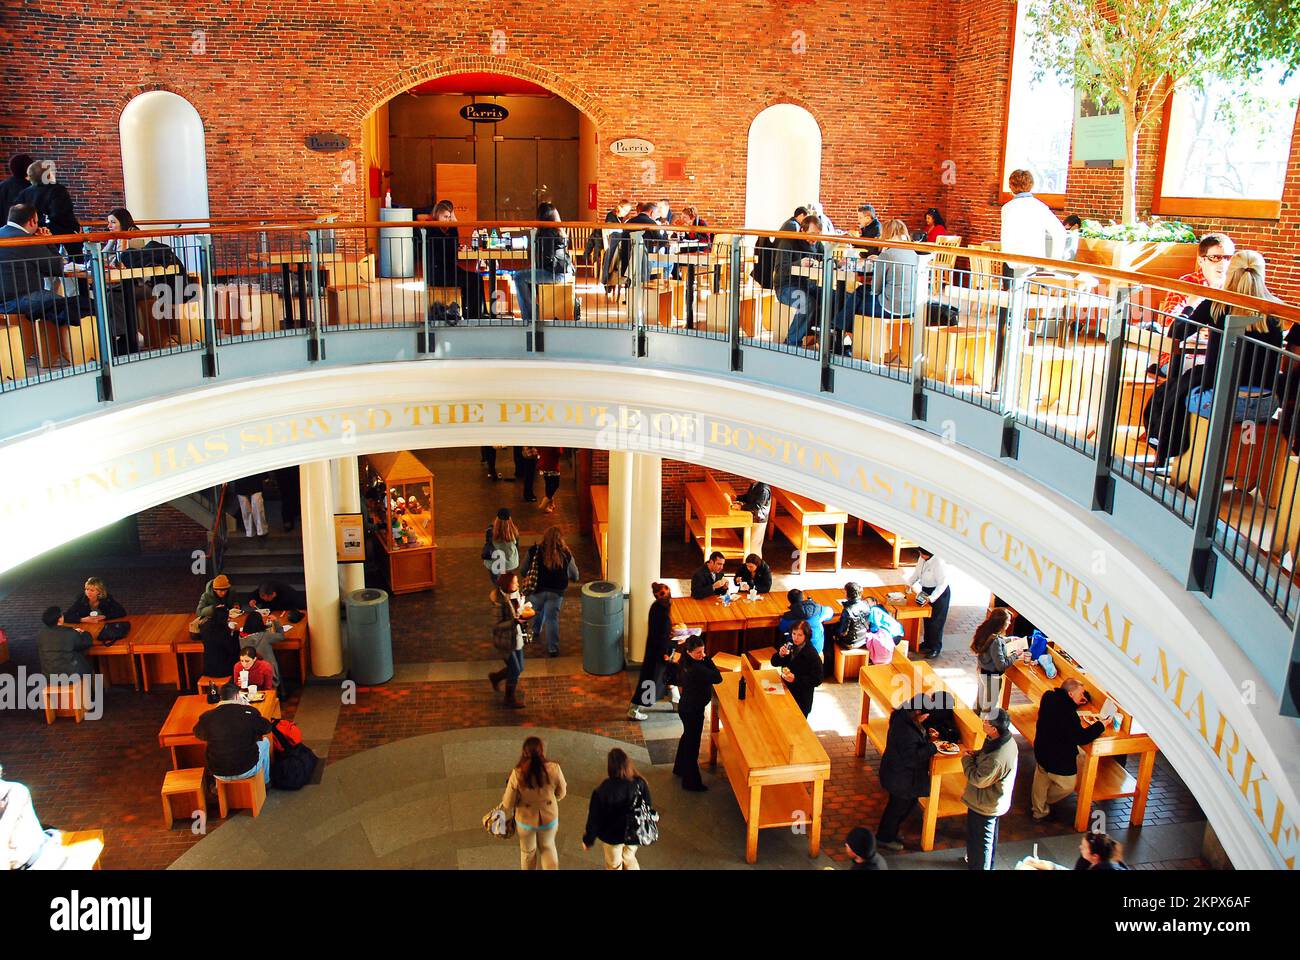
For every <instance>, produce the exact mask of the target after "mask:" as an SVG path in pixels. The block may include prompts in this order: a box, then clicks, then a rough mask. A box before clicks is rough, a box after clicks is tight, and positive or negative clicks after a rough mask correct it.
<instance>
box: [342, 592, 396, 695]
mask: <svg viewBox="0 0 1300 960" xmlns="http://www.w3.org/2000/svg"><path fill="white" fill-rule="evenodd" d="M343 602H344V604H345V605H346V607H347V615H348V650H349V652H350V653H351V658H352V666H351V669H350V670H349V671H348V673H349V675H350V676H351V677H352V679H353V680H354V681H355V682H356V683H358V684H361V685H362V686H374V685H375V684H377V683H387V682H388V681H389V680H391V679H393V632H392V629H391V627H390V625H389V621H388V594H386V593H385V592H384V591H383V590H375V589H374V588H373V587H368V588H366V589H364V590H353V591H352V592H351V593H349V594H348V595H347V596H346V597H345V598H344V601H343Z"/></svg>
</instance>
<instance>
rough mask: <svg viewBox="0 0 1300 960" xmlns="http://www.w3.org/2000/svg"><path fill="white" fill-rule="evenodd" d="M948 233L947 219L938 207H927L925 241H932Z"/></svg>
mask: <svg viewBox="0 0 1300 960" xmlns="http://www.w3.org/2000/svg"><path fill="white" fill-rule="evenodd" d="M947 233H948V221H946V220H944V218H943V214H942V213H940V212H939V208H938V207H929V208H927V209H926V211H925V242H926V243H934V242H935V240H937V239H938V238H939V237H942V236H944V235H946V234H947Z"/></svg>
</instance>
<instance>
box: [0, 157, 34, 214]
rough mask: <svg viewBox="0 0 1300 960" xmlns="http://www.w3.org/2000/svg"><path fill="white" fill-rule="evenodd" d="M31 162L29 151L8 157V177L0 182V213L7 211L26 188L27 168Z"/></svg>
mask: <svg viewBox="0 0 1300 960" xmlns="http://www.w3.org/2000/svg"><path fill="white" fill-rule="evenodd" d="M33 162H34V161H33V159H32V155H31V154H29V153H16V154H14V155H13V156H12V157H11V158H10V159H9V179H8V180H6V181H4V182H3V183H0V213H8V212H9V208H10V207H12V206H13V205H14V204H15V203H17V202H18V196H19V194H21V193H22V192H23V191H24V190H26V189H27V168H28V167H30V166H31V165H32V163H33Z"/></svg>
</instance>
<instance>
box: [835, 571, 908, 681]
mask: <svg viewBox="0 0 1300 960" xmlns="http://www.w3.org/2000/svg"><path fill="white" fill-rule="evenodd" d="M838 628H839V629H838V630H837V631H836V634H835V641H836V642H837V643H838V644H839V645H840V646H841V647H847V648H848V649H850V650H857V649H860V648H862V647H865V646H867V645H868V644H870V645H871V647H872V650H871V658H870V659H871V662H872V663H888V662H889V660H890V659H891V658H892V657H893V654H894V646H895V644H897V643H898V641H899V640H900V639H902V636H903V625H902V624H901V623H899V622H898V621H897V620H895V619H894V618H893V617H892V616H890V614H889V611H888V610H886V609H885V608H884V607H882V606H881V605H880V604H879V603H878V602H877V601H876V598H875V597H872V596H866V597H864V596H863V595H862V587H861V586H860V585H859V584H857V583H854V582H852V581H850V582H849V583H846V584H845V585H844V605H843V606H842V607H840V620H839V624H838Z"/></svg>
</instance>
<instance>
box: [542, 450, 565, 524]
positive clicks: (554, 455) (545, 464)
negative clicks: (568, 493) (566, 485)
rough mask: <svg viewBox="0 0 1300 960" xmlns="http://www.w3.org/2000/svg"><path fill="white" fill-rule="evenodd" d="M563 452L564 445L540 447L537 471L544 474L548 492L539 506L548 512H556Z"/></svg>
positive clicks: (543, 477) (543, 481)
mask: <svg viewBox="0 0 1300 960" xmlns="http://www.w3.org/2000/svg"><path fill="white" fill-rule="evenodd" d="M562 453H564V448H563V447H540V448H538V453H537V472H538V473H540V474H541V475H542V483H544V484H545V485H546V492H545V494H544V495H543V496H542V502H541V503H539V504H538V505H537V506H539V507H540V508H541V509H543V510H545V511H546V512H547V513H554V512H555V493H556V491H557V490H559V489H560V454H562Z"/></svg>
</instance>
